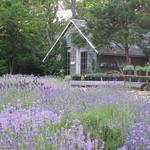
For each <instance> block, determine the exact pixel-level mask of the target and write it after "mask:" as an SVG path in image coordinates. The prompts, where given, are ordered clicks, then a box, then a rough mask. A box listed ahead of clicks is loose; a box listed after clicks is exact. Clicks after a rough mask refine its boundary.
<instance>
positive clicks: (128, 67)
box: [123, 65, 134, 71]
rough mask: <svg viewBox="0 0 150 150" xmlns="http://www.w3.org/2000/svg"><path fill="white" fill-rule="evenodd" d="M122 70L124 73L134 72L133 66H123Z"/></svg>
mask: <svg viewBox="0 0 150 150" xmlns="http://www.w3.org/2000/svg"><path fill="white" fill-rule="evenodd" d="M123 70H124V71H127V70H133V71H134V66H133V65H126V66H124V68H123Z"/></svg>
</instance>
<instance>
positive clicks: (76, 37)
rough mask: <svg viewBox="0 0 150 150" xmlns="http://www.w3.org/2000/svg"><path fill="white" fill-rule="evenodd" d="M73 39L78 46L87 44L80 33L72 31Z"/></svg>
mask: <svg viewBox="0 0 150 150" xmlns="http://www.w3.org/2000/svg"><path fill="white" fill-rule="evenodd" d="M71 41H72V43H73V44H75V45H77V46H78V47H84V46H85V45H86V42H85V39H83V37H82V36H81V35H80V34H79V33H72V36H71Z"/></svg>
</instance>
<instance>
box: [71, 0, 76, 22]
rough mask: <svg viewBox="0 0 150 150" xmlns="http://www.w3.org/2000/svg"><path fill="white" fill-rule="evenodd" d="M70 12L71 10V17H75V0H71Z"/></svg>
mask: <svg viewBox="0 0 150 150" xmlns="http://www.w3.org/2000/svg"><path fill="white" fill-rule="evenodd" d="M71 12H72V18H73V19H75V18H77V11H76V0H71Z"/></svg>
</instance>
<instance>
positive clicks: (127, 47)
mask: <svg viewBox="0 0 150 150" xmlns="http://www.w3.org/2000/svg"><path fill="white" fill-rule="evenodd" d="M125 57H126V64H127V65H129V64H130V63H131V62H130V57H129V46H128V44H126V45H125Z"/></svg>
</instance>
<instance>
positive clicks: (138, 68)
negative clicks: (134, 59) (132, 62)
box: [135, 66, 146, 71]
mask: <svg viewBox="0 0 150 150" xmlns="http://www.w3.org/2000/svg"><path fill="white" fill-rule="evenodd" d="M135 70H136V71H146V68H145V67H142V66H136V67H135Z"/></svg>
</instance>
